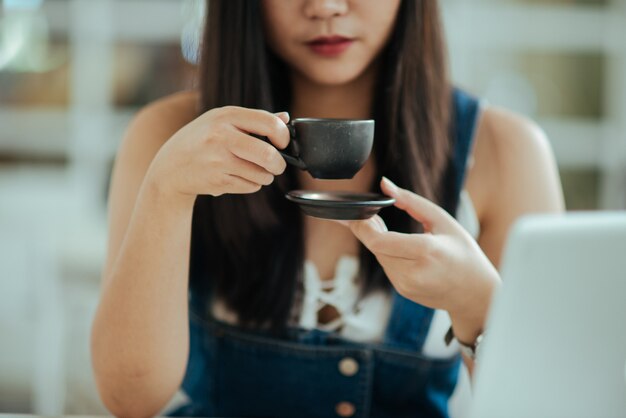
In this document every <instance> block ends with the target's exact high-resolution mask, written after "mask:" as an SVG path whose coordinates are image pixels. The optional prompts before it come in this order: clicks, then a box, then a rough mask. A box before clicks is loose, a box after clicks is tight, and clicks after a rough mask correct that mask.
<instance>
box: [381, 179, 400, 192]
mask: <svg viewBox="0 0 626 418" xmlns="http://www.w3.org/2000/svg"><path fill="white" fill-rule="evenodd" d="M383 183H385V186H387V188H388V189H389V191H391V192H392V193H393V194H397V193H398V186H396V185H395V184H394V183H393V182H392V181H391V180H389V179H388V178H387V177H383Z"/></svg>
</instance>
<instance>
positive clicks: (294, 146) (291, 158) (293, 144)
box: [278, 122, 306, 170]
mask: <svg viewBox="0 0 626 418" xmlns="http://www.w3.org/2000/svg"><path fill="white" fill-rule="evenodd" d="M287 128H289V136H290V137H291V141H290V142H289V145H288V146H287V148H285V150H284V151H281V150H278V152H280V155H282V156H283V158H284V159H285V161H287V162H288V163H289V164H291V165H294V166H296V167H298V168H299V169H301V170H306V164H305V163H304V161H302V159H301V158H300V147H299V146H298V142H297V141H296V130H295V128H294V127H293V125H292V124H291V122H289V123H288V124H287Z"/></svg>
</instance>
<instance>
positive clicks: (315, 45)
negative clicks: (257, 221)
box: [307, 36, 354, 57]
mask: <svg viewBox="0 0 626 418" xmlns="http://www.w3.org/2000/svg"><path fill="white" fill-rule="evenodd" d="M353 42H354V39H350V38H345V37H343V36H322V37H319V38H315V39H313V40H312V41H309V42H307V45H308V47H309V48H311V50H312V51H313V52H315V53H316V54H318V55H322V56H325V57H334V56H337V55H340V54H342V53H343V52H344V51H345V50H346V49H348V48H349V47H350V45H352V43H353Z"/></svg>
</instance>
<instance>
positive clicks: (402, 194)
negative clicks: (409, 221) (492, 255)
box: [380, 177, 456, 234]
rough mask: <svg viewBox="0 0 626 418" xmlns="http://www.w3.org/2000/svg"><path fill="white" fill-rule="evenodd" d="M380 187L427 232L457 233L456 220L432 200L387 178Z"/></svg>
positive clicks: (384, 178)
mask: <svg viewBox="0 0 626 418" xmlns="http://www.w3.org/2000/svg"><path fill="white" fill-rule="evenodd" d="M380 186H381V189H382V191H383V193H385V194H386V195H388V196H390V197H393V198H395V199H396V203H395V206H396V207H397V208H399V209H402V210H404V211H405V212H406V213H408V214H409V215H410V216H411V217H412V218H413V219H415V220H416V221H418V222H420V223H421V224H422V225H423V226H424V230H425V231H427V232H432V233H434V234H438V233H444V234H445V233H451V232H454V231H456V225H455V222H454V219H453V218H452V217H451V216H450V215H449V214H448V213H447V212H446V211H445V210H443V209H442V208H440V207H439V206H437V205H436V204H434V203H433V202H431V201H430V200H428V199H426V198H424V197H422V196H419V195H417V194H415V193H413V192H410V191H408V190H405V189H402V188H400V187H398V186H396V185H395V184H394V183H393V182H392V181H391V180H389V179H388V178H386V177H383V179H382V181H381V182H380Z"/></svg>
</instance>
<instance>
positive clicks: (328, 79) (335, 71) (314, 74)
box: [301, 64, 363, 87]
mask: <svg viewBox="0 0 626 418" xmlns="http://www.w3.org/2000/svg"><path fill="white" fill-rule="evenodd" d="M362 74H363V70H362V69H360V68H349V67H348V66H339V65H336V64H335V65H328V66H317V67H309V68H307V69H306V70H305V71H302V72H301V75H303V76H304V77H305V78H306V79H308V80H309V81H311V82H312V83H314V84H319V85H322V86H329V87H331V86H341V85H344V84H348V83H350V82H352V81H354V80H356V79H357V78H359V76H361V75H362Z"/></svg>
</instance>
